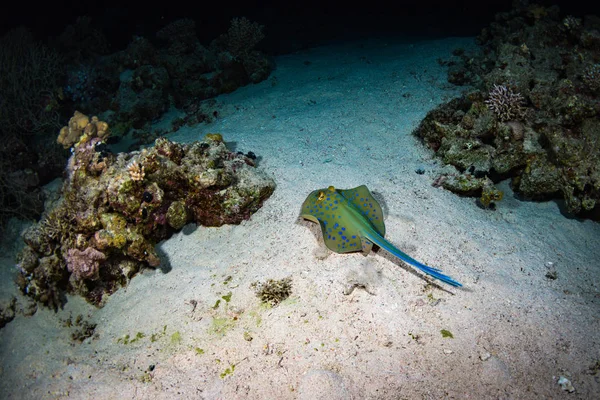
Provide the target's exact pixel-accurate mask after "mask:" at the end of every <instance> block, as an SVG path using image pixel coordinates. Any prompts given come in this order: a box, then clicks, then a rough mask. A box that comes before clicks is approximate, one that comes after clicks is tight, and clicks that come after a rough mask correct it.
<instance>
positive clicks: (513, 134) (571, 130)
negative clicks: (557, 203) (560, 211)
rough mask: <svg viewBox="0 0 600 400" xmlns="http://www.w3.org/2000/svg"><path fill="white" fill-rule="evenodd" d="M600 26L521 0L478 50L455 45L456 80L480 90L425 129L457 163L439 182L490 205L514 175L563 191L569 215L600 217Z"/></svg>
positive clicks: (436, 115)
mask: <svg viewBox="0 0 600 400" xmlns="http://www.w3.org/2000/svg"><path fill="white" fill-rule="evenodd" d="M599 30H600V21H599V20H598V19H597V18H594V17H586V18H585V19H584V20H583V21H582V20H580V19H578V18H575V17H572V16H567V17H564V18H562V19H561V17H560V11H559V9H558V8H557V7H556V6H554V7H550V8H544V7H542V6H537V5H532V6H529V5H527V4H525V3H515V8H514V9H513V10H511V11H510V12H507V13H501V14H499V15H497V16H496V22H494V23H492V24H491V26H490V27H489V28H486V29H484V30H483V31H482V33H481V35H480V36H479V37H478V41H479V44H480V46H481V47H480V50H479V51H478V52H477V53H476V54H474V55H471V54H469V55H467V54H465V52H464V51H460V50H457V51H455V52H454V53H453V54H454V61H450V62H447V63H446V64H448V65H451V67H450V68H449V71H448V79H449V81H451V82H454V83H457V84H471V85H472V86H473V87H474V90H471V91H470V92H468V93H466V94H464V95H463V96H461V97H460V98H457V99H454V100H452V101H450V102H448V103H446V104H443V105H441V106H439V107H438V108H436V109H435V110H433V111H431V112H430V113H428V115H427V116H426V118H425V119H424V120H423V121H422V122H421V124H420V126H419V127H418V128H417V129H416V130H415V134H416V135H417V136H419V137H420V138H421V139H422V140H423V142H424V143H425V144H426V145H427V146H428V147H429V148H431V149H432V150H433V151H434V152H435V153H436V155H437V156H439V157H440V158H441V159H442V160H443V161H444V162H445V163H446V164H450V165H452V166H454V167H455V168H456V173H454V174H446V175H445V176H442V177H438V178H437V179H436V180H435V185H436V186H442V187H444V188H446V189H448V190H451V191H453V192H455V193H458V194H461V195H467V196H476V197H479V204H480V205H482V206H484V207H489V206H490V205H491V204H493V203H494V202H497V201H500V199H501V198H502V194H501V192H500V191H499V190H498V189H496V188H494V186H493V183H496V182H498V181H500V180H503V179H507V178H511V179H512V186H513V189H514V190H515V192H516V193H517V194H519V195H520V196H522V197H523V198H525V199H532V200H546V199H553V198H562V199H564V201H565V204H566V207H565V211H566V213H567V214H569V215H577V216H579V217H587V218H593V219H600V122H599V119H598V116H599V114H600V106H599V105H600V102H599V99H598V95H599V94H600V93H599V89H598V88H599V87H600V68H599V67H598V65H599V64H598V62H599V61H600V37H598V34H597V32H598V31H599ZM456 60H458V61H456Z"/></svg>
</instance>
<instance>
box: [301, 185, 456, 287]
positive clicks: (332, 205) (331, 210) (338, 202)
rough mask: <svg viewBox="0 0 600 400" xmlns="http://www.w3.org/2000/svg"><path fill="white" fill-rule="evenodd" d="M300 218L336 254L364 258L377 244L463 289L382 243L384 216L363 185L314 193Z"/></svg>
mask: <svg viewBox="0 0 600 400" xmlns="http://www.w3.org/2000/svg"><path fill="white" fill-rule="evenodd" d="M300 216H301V217H302V218H305V219H308V220H309V221H313V222H316V223H318V224H319V225H321V233H322V234H323V239H324V240H325V245H326V246H327V247H328V248H329V249H330V250H332V251H335V252H336V253H349V252H353V251H362V252H363V253H364V254H365V255H366V254H368V253H369V252H370V251H371V248H372V247H373V244H376V245H377V246H379V247H380V248H382V249H384V250H386V251H387V252H389V253H390V254H393V255H394V256H396V257H398V258H399V259H401V260H402V261H404V262H405V263H407V264H409V265H412V266H413V267H415V268H418V269H419V270H421V271H423V272H424V273H426V274H427V275H430V276H432V277H434V278H436V279H439V280H440V281H442V282H445V283H447V284H449V285H452V286H462V285H461V284H460V283H459V282H457V281H455V280H454V279H452V278H450V277H449V276H447V275H444V274H443V273H442V272H441V271H440V270H439V269H437V268H433V267H429V266H427V265H425V264H423V263H420V262H419V261H417V260H415V259H414V258H412V257H411V256H409V255H408V254H406V253H404V252H403V251H401V250H400V249H398V248H396V247H395V246H394V245H393V244H391V243H390V242H388V241H387V240H385V239H384V236H385V224H384V222H383V212H382V211H381V207H380V206H379V203H377V200H375V198H374V197H373V195H372V194H371V192H370V191H369V189H368V188H367V187H366V186H365V185H362V186H358V187H355V188H354V189H347V190H341V189H336V188H334V187H333V186H329V187H328V188H327V189H318V190H315V191H313V192H311V193H310V194H309V195H308V197H307V198H306V200H304V203H303V204H302V211H301V213H300Z"/></svg>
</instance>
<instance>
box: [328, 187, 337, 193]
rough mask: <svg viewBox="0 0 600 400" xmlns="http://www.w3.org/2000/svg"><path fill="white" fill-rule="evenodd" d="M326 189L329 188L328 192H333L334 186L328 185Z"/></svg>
mask: <svg viewBox="0 0 600 400" xmlns="http://www.w3.org/2000/svg"><path fill="white" fill-rule="evenodd" d="M327 190H329V191H330V192H335V188H334V187H333V186H329V187H328V188H327Z"/></svg>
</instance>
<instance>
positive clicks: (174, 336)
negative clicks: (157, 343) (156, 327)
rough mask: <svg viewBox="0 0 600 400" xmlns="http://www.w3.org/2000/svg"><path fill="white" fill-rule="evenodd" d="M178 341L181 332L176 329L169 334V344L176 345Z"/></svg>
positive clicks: (179, 341) (179, 340)
mask: <svg viewBox="0 0 600 400" xmlns="http://www.w3.org/2000/svg"><path fill="white" fill-rule="evenodd" d="M180 343H181V333H179V331H177V332H175V333H173V334H172V335H171V344H173V345H178V344H180Z"/></svg>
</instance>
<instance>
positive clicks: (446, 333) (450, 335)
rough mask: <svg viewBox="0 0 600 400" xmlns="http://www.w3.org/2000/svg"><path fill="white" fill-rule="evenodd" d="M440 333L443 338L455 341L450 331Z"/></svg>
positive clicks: (443, 330) (444, 330)
mask: <svg viewBox="0 0 600 400" xmlns="http://www.w3.org/2000/svg"><path fill="white" fill-rule="evenodd" d="M440 333H441V334H442V337H443V338H450V339H454V335H453V334H452V332H450V331H449V330H446V329H442V330H441V331H440Z"/></svg>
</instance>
